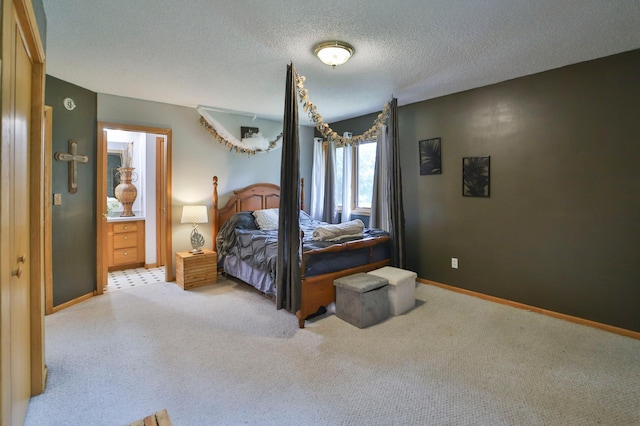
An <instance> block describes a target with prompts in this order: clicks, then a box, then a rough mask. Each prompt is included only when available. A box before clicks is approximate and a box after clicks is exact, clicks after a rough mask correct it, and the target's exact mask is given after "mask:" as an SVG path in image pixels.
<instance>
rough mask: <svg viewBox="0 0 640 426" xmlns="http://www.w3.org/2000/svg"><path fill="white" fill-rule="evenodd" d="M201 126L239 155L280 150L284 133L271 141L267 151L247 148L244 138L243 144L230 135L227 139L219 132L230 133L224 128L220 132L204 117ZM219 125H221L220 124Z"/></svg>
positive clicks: (201, 118)
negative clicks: (279, 145) (279, 146)
mask: <svg viewBox="0 0 640 426" xmlns="http://www.w3.org/2000/svg"><path fill="white" fill-rule="evenodd" d="M200 124H201V125H202V126H203V127H204V128H205V129H206V130H207V131H208V132H209V133H210V134H211V136H213V138H214V139H216V140H217V141H218V142H220V143H221V144H223V145H224V146H225V147H226V148H228V149H229V151H233V150H235V151H236V152H237V153H239V154H247V155H256V154H257V153H262V152H269V151H271V150H273V149H276V148H278V143H279V142H280V141H281V140H282V133H280V134H279V135H278V136H277V137H276V138H275V139H274V140H272V141H269V147H268V148H266V149H262V148H250V147H248V146H247V144H246V143H244V141H245V140H247V139H244V138H243V139H242V142H240V141H238V140H237V139H236V138H234V137H233V136H231V135H228V136H227V137H225V136H223V135H221V134H220V133H219V132H223V133H227V134H228V132H227V131H226V130H225V129H224V128H221V129H220V130H216V128H215V127H214V126H213V125H212V124H211V123H209V122H208V121H207V119H205V118H204V117H202V116H201V117H200ZM217 124H218V125H220V124H219V123H217ZM264 140H266V139H264Z"/></svg>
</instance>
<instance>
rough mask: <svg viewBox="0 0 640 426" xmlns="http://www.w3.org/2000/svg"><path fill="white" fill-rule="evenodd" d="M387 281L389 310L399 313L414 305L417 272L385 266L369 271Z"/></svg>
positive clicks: (395, 313) (392, 312)
mask: <svg viewBox="0 0 640 426" xmlns="http://www.w3.org/2000/svg"><path fill="white" fill-rule="evenodd" d="M369 274H370V275H375V276H377V277H382V278H385V279H386V280H387V281H389V286H388V287H387V288H388V290H389V312H390V313H391V315H400V314H403V313H405V312H407V311H408V310H409V309H411V308H413V307H414V306H415V305H416V277H417V276H418V274H416V273H415V272H411V271H405V270H404V269H399V268H394V267H392V266H385V267H384V268H380V269H376V270H374V271H371V272H369Z"/></svg>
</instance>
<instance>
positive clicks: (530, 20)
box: [43, 0, 640, 124]
mask: <svg viewBox="0 0 640 426" xmlns="http://www.w3.org/2000/svg"><path fill="white" fill-rule="evenodd" d="M43 3H44V8H45V13H46V16H47V46H46V49H47V74H50V75H52V76H54V77H57V78H60V79H62V80H65V81H68V82H71V83H74V84H76V85H78V86H81V87H84V88H86V89H89V90H92V91H94V92H98V93H106V94H112V95H119V96H126V97H131V98H138V99H144V100H150V101H157V102H164V103H169V104H175V105H182V106H188V107H195V106H197V105H206V106H212V107H216V108H219V109H221V110H232V111H239V112H247V113H251V114H255V115H257V116H258V117H262V118H271V119H280V120H281V119H282V115H283V110H284V91H285V76H286V66H287V64H288V63H289V62H293V64H294V65H295V67H296V69H297V71H298V73H299V74H301V75H304V76H306V77H307V81H306V83H305V86H306V87H307V88H308V89H309V98H310V99H311V101H313V102H314V104H316V105H317V107H318V112H320V114H321V115H322V116H323V118H324V119H325V121H327V122H332V121H337V120H341V119H345V118H351V117H356V116H360V115H363V114H367V113H370V112H375V111H379V110H380V109H381V108H382V105H383V104H384V103H385V102H386V101H388V100H389V99H390V98H391V97H392V96H395V97H396V98H398V103H399V105H405V104H410V103H413V102H418V101H422V100H426V99H430V98H434V97H438V96H442V95H446V94H450V93H455V92H459V91H462V90H467V89H472V88H475V87H481V86H485V85H488V84H492V83H496V82H500V81H504V80H508V79H512V78H516V77H520V76H523V75H528V74H533V73H537V72H540V71H545V70H548V69H553V68H558V67H561V66H565V65H569V64H573V63H577V62H582V61H586V60H590V59H595V58H599V57H603V56H608V55H611V54H615V53H620V52H624V51H628V50H633V49H637V48H640V1H638V0H395V1H391V0H386V1H385V0H363V1H358V2H356V1H350V0H346V1H345V0H340V1H338V0H333V1H331V0H295V1H293V0H233V1H231V0H133V1H132V0H108V1H99V0H43ZM333 39H339V40H343V41H346V42H348V43H350V44H352V45H353V46H354V47H355V49H356V52H355V55H354V56H353V58H352V59H351V60H350V61H349V62H348V63H347V64H345V65H342V66H339V67H337V68H336V69H332V68H331V67H329V66H327V65H324V64H322V63H321V62H320V61H319V60H318V59H317V58H316V57H315V56H313V52H312V51H313V47H314V45H315V44H317V43H319V42H321V41H326V40H333ZM300 111H301V115H300V119H301V123H302V124H306V123H308V121H306V116H304V114H303V113H302V110H300Z"/></svg>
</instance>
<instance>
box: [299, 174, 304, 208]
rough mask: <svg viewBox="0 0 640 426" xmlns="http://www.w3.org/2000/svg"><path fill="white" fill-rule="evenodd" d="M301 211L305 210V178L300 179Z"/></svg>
mask: <svg viewBox="0 0 640 426" xmlns="http://www.w3.org/2000/svg"><path fill="white" fill-rule="evenodd" d="M300 210H304V178H300Z"/></svg>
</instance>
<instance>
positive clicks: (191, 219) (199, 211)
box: [180, 206, 209, 223]
mask: <svg viewBox="0 0 640 426" xmlns="http://www.w3.org/2000/svg"><path fill="white" fill-rule="evenodd" d="M208 221H209V218H208V217H207V206H184V207H182V219H181V220H180V223H207V222H208Z"/></svg>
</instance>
